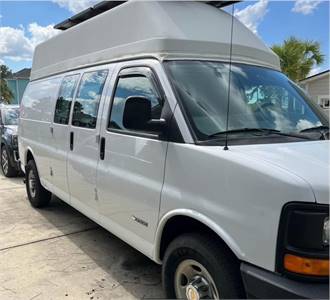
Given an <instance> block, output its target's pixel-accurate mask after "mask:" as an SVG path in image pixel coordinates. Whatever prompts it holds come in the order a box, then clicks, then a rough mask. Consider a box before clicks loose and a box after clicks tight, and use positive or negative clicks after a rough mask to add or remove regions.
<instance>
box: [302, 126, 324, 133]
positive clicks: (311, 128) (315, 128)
mask: <svg viewBox="0 0 330 300" xmlns="http://www.w3.org/2000/svg"><path fill="white" fill-rule="evenodd" d="M323 129H324V130H327V131H329V126H325V125H320V126H314V127H310V128H306V129H303V130H300V132H309V131H319V132H320V133H322V130H323Z"/></svg>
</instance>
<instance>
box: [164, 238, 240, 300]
mask: <svg viewBox="0 0 330 300" xmlns="http://www.w3.org/2000/svg"><path fill="white" fill-rule="evenodd" d="M163 286H164V289H165V292H166V296H167V298H169V299H189V300H190V299H233V298H235V299H239V298H245V297H246V296H245V292H244V288H243V283H242V279H241V275H240V269H239V262H238V260H237V259H236V257H235V256H234V255H233V254H232V253H231V252H230V250H229V249H228V248H227V247H226V246H224V245H222V244H221V243H220V242H219V241H218V240H216V239H214V238H212V237H207V236H203V235H201V234H193V233H192V234H185V235H182V236H179V237H178V238H176V239H175V240H174V241H172V242H171V244H170V245H169V246H168V248H167V250H166V252H165V257H164V261H163Z"/></svg>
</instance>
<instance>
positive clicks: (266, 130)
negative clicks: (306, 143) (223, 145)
mask: <svg viewBox="0 0 330 300" xmlns="http://www.w3.org/2000/svg"><path fill="white" fill-rule="evenodd" d="M245 132H261V133H263V134H266V135H271V134H276V135H281V136H289V137H296V138H301V139H305V140H309V139H310V138H309V137H307V136H305V135H301V134H295V133H285V132H281V131H279V130H276V129H272V128H240V129H232V130H227V131H220V132H216V133H213V134H211V135H209V136H208V138H213V137H217V136H220V135H226V134H232V133H245Z"/></svg>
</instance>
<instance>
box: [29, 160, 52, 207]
mask: <svg viewBox="0 0 330 300" xmlns="http://www.w3.org/2000/svg"><path fill="white" fill-rule="evenodd" d="M31 180H34V185H32V183H31ZM25 185H26V192H27V195H28V199H29V201H30V203H31V205H32V206H33V207H35V208H42V207H45V206H47V205H48V204H49V201H50V199H51V197H52V194H51V193H50V192H49V191H47V190H46V189H45V188H44V187H43V186H42V185H41V183H40V178H39V175H38V170H37V166H36V164H35V162H34V161H33V160H30V161H29V162H28V163H27V166H26V171H25Z"/></svg>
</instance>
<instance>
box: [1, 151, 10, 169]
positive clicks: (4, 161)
mask: <svg viewBox="0 0 330 300" xmlns="http://www.w3.org/2000/svg"><path fill="white" fill-rule="evenodd" d="M1 166H2V170H3V173H4V174H7V173H8V167H9V160H8V155H7V151H6V149H3V150H2V151H1Z"/></svg>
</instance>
